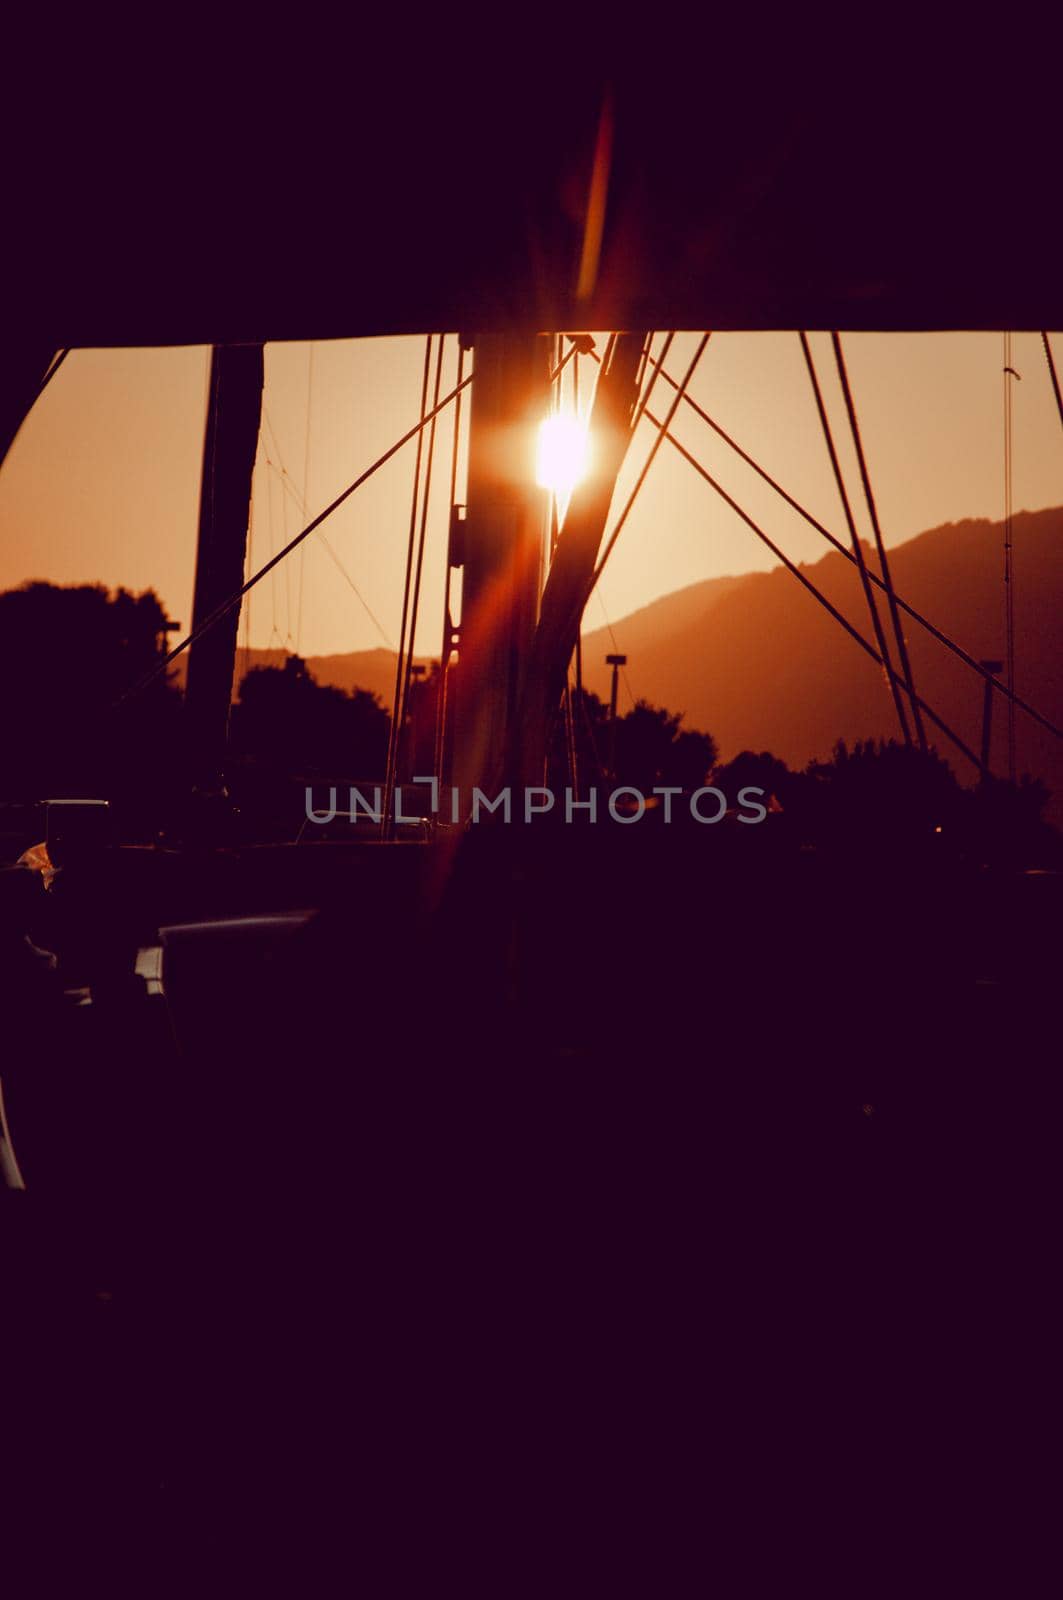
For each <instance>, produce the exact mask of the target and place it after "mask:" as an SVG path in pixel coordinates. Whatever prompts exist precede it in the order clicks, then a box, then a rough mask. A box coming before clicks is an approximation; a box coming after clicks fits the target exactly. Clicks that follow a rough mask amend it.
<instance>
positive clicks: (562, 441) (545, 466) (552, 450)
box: [535, 411, 587, 498]
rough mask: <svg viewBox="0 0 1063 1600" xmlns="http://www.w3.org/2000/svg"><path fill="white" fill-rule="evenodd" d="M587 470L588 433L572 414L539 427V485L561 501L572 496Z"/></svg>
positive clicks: (537, 470) (536, 472) (551, 418)
mask: <svg viewBox="0 0 1063 1600" xmlns="http://www.w3.org/2000/svg"><path fill="white" fill-rule="evenodd" d="M586 469H587V430H586V428H585V427H584V425H583V423H582V422H580V420H579V418H578V417H577V416H574V415H573V414H572V412H570V411H559V412H558V413H557V414H556V415H555V416H552V417H547V419H546V421H545V422H543V423H541V424H540V427H539V448H538V451H537V453H536V460H535V481H536V483H538V485H539V487H540V488H541V489H552V490H553V492H554V494H556V495H558V496H559V497H560V498H564V497H566V496H568V495H570V494H571V493H572V491H573V489H574V488H575V487H576V484H577V483H578V482H579V481H580V479H581V478H582V477H583V474H584V472H585V471H586Z"/></svg>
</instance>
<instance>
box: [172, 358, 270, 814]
mask: <svg viewBox="0 0 1063 1600" xmlns="http://www.w3.org/2000/svg"><path fill="white" fill-rule="evenodd" d="M263 372H264V363H263V346H262V345H260V344H248V345H215V346H214V348H213V350H212V352H211V360H210V392H209V398H208V402H207V424H206V432H205V436H204V441H203V479H202V484H201V487H200V501H199V538H198V542H197V546H196V581H195V592H194V597H193V603H192V629H193V632H195V630H196V628H198V627H200V625H201V624H202V623H203V622H204V621H205V620H206V619H207V618H208V617H210V616H211V615H212V613H213V612H214V611H215V609H216V608H217V607H218V606H219V605H221V604H222V603H223V602H224V601H225V600H227V599H228V598H229V596H230V595H232V594H234V593H235V592H236V591H237V590H238V589H239V588H240V586H241V584H242V583H243V581H244V561H245V558H246V553H247V528H248V523H249V521H250V514H251V479H252V475H253V473H254V469H255V456H256V454H257V452H258V430H259V424H260V420H261V413H262V385H263ZM239 624H240V611H239V607H233V608H232V609H231V610H230V611H227V612H226V613H225V614H224V615H223V616H222V617H220V618H219V619H218V620H217V621H216V622H215V623H214V624H213V626H212V627H210V628H208V629H207V630H206V632H205V633H203V634H202V635H200V637H198V638H197V639H195V640H194V641H193V643H192V645H191V646H190V648H189V652H188V681H187V684H186V688H185V705H186V715H187V719H188V729H189V747H190V752H191V777H192V785H193V789H194V790H195V791H196V792H198V793H203V794H216V793H219V792H221V791H222V790H224V787H225V767H226V756H227V746H228V739H229V706H230V702H231V699H232V688H233V675H234V672H235V669H236V639H237V629H238V627H239Z"/></svg>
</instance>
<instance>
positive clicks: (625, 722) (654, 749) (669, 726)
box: [550, 689, 716, 795]
mask: <svg viewBox="0 0 1063 1600" xmlns="http://www.w3.org/2000/svg"><path fill="white" fill-rule="evenodd" d="M571 706H572V709H571V717H572V733H573V739H574V743H575V747H576V762H577V768H578V773H579V781H580V784H581V785H582V786H586V785H590V784H598V783H604V782H607V781H609V780H610V777H611V774H610V773H609V757H610V747H611V740H610V731H609V708H608V706H606V705H605V704H604V703H603V702H602V701H601V700H600V699H599V698H598V696H597V695H596V694H592V693H591V692H590V691H589V690H586V689H585V690H583V692H582V694H577V693H575V692H573V694H572V699H571ZM682 720H683V714H682V712H671V711H667V710H665V709H664V708H663V707H661V706H653V705H650V703H649V702H648V701H646V700H638V701H636V703H635V705H634V706H633V707H632V708H631V710H630V711H628V712H627V713H626V714H625V715H624V716H618V717H617V720H616V750H615V756H616V777H615V781H616V783H617V784H622V785H626V786H629V787H631V788H633V789H638V790H640V791H641V793H643V794H645V795H648V794H649V793H650V792H651V790H653V789H654V788H655V787H656V786H658V785H661V786H663V785H669V786H672V787H677V788H681V789H697V788H698V787H700V785H701V784H703V783H704V782H705V780H706V776H707V774H708V772H709V770H710V768H711V767H712V764H713V762H714V761H715V760H716V741H715V740H714V739H713V738H712V736H711V735H710V734H707V733H699V732H697V731H695V730H694V729H685V728H682V727H681V726H680V724H681V723H682ZM567 741H568V725H567V718H566V715H565V714H564V712H562V714H561V715H560V716H559V717H558V719H557V723H556V725H555V728H554V738H553V744H552V748H551V754H550V775H551V782H552V783H553V784H554V786H555V787H556V788H558V789H560V788H562V787H564V785H566V784H567V783H569V781H570V779H569V776H568V774H569V759H568V747H567Z"/></svg>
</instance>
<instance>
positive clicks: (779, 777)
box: [712, 750, 804, 812]
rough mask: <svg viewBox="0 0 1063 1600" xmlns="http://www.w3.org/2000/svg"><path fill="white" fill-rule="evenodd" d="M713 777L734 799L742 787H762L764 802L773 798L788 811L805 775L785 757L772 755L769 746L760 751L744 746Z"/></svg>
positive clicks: (714, 771) (715, 770) (718, 786)
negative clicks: (796, 770)
mask: <svg viewBox="0 0 1063 1600" xmlns="http://www.w3.org/2000/svg"><path fill="white" fill-rule="evenodd" d="M712 781H713V783H714V784H715V785H716V787H717V788H719V789H722V790H723V792H724V794H725V795H727V797H728V799H729V800H731V801H732V802H734V801H736V800H737V798H738V795H739V793H740V792H741V790H742V789H745V788H752V789H763V791H764V796H765V800H764V804H767V803H768V802H769V801H770V800H771V799H773V798H774V800H775V801H776V802H777V804H778V806H779V807H781V809H782V810H783V811H784V812H785V811H786V810H787V808H788V807H789V806H790V805H792V804H793V803H794V801H795V799H796V797H797V794H798V791H799V790H800V788H801V786H802V783H803V782H804V778H803V775H802V774H801V773H798V772H791V771H790V768H789V767H788V766H787V765H786V762H785V761H780V760H779V757H778V756H773V755H772V754H771V751H770V750H761V751H760V752H759V753H757V752H754V751H752V750H742V751H741V752H740V753H739V754H738V755H736V756H734V757H733V759H732V760H730V761H727V762H724V763H723V765H721V766H718V767H715V768H714V769H713V774H712Z"/></svg>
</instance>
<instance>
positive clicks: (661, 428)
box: [591, 333, 712, 585]
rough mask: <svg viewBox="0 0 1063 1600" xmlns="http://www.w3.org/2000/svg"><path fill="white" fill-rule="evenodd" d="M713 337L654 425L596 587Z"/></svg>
mask: <svg viewBox="0 0 1063 1600" xmlns="http://www.w3.org/2000/svg"><path fill="white" fill-rule="evenodd" d="M711 337H712V335H711V334H709V333H703V334H702V336H701V338H700V340H699V341H698V347H697V349H696V350H695V351H694V354H693V356H692V358H691V362H690V365H689V367H688V368H687V370H686V374H685V376H684V378H683V380H682V382H681V384H680V386H679V389H678V390H677V392H676V394H675V395H674V397H673V399H672V403H671V405H670V406H669V409H668V415H667V417H666V418H665V420H664V422H663V423H655V424H654V425H655V426H656V428H657V437H656V438H655V439H654V441H653V443H652V445H651V446H650V452H649V455H648V456H647V457H646V460H645V461H644V462H643V464H642V470H641V471H640V473H639V475H638V477H637V478H636V480H635V486H634V488H633V489H632V491H631V493H630V494H629V495H628V497H627V500H626V502H625V504H624V509H623V510H622V511H621V513H620V516H619V517H618V518H617V523H616V527H615V528H614V529H613V531H612V533H611V534H610V535H609V539H608V541H607V543H606V546H605V550H604V552H603V554H602V557H601V560H600V561H599V562H598V565H597V566H596V567H595V569H594V574H593V576H592V578H591V583H592V585H594V584H596V583H597V582H598V580H599V578H600V577H601V575H602V572H603V571H604V569H605V563H606V562H607V561H608V560H609V557H610V555H611V554H612V552H613V548H614V546H615V544H616V541H617V539H619V537H620V530H621V528H622V527H623V526H624V523H625V522H626V521H627V518H628V513H629V512H630V510H631V507H632V506H633V505H634V504H635V497H636V496H637V494H638V492H639V490H640V489H641V488H642V485H643V484H644V483H645V481H646V475H647V473H648V472H649V470H650V468H651V467H652V465H653V462H654V459H655V457H656V455H657V452H658V450H659V449H660V448H661V445H662V444H663V442H664V436H665V432H666V430H667V429H668V427H669V426H670V425H671V422H672V419H673V417H674V416H675V414H676V412H677V411H678V409H679V402H680V401H681V400H682V398H683V395H684V394H685V393H686V389H687V385H688V384H689V382H690V380H691V378H692V377H693V376H694V368H695V367H696V366H697V364H698V362H699V361H700V360H701V356H702V352H703V351H704V349H705V346H706V345H707V344H708V342H709V340H710V338H711ZM641 415H642V416H644V417H646V418H647V419H648V420H649V421H652V420H653V419H652V418H651V417H650V414H649V412H648V411H647V410H645V408H643V410H642V412H641Z"/></svg>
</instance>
